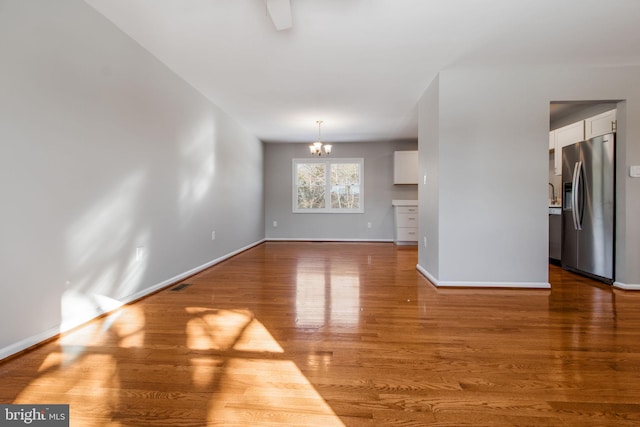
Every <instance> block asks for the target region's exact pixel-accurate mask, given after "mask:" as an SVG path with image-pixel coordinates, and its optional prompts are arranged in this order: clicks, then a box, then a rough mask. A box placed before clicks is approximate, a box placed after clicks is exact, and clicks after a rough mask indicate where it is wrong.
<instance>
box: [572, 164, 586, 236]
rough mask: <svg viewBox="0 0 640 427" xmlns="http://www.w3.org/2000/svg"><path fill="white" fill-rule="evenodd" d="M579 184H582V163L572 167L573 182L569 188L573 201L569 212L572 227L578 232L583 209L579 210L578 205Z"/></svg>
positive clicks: (580, 226)
mask: <svg viewBox="0 0 640 427" xmlns="http://www.w3.org/2000/svg"><path fill="white" fill-rule="evenodd" d="M581 184H582V162H581V161H580V162H577V163H576V164H575V165H574V167H573V182H572V188H571V195H572V197H573V200H572V205H573V209H572V210H571V213H572V214H573V226H574V228H575V229H576V230H578V231H580V230H582V214H583V213H582V212H581V210H583V209H584V207H582V209H581V208H580V205H579V201H580V194H579V190H580V186H581Z"/></svg>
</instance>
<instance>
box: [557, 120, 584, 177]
mask: <svg viewBox="0 0 640 427" xmlns="http://www.w3.org/2000/svg"><path fill="white" fill-rule="evenodd" d="M555 134H556V151H555V154H554V164H555V170H556V175H562V148H563V147H566V146H567V145H571V144H575V143H576V142H580V141H584V120H581V121H579V122H576V123H573V124H570V125H568V126H564V127H561V128H559V129H556V130H555Z"/></svg>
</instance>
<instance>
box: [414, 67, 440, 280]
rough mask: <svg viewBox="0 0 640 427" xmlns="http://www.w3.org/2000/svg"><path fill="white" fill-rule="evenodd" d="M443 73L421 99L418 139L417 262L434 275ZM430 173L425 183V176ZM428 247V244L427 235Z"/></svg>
mask: <svg viewBox="0 0 640 427" xmlns="http://www.w3.org/2000/svg"><path fill="white" fill-rule="evenodd" d="M439 90H440V77H439V76H436V78H435V79H434V80H433V81H432V82H431V84H430V85H429V87H428V88H427V90H426V91H425V92H424V95H423V96H422V98H421V99H420V101H419V104H418V109H419V111H420V115H419V117H418V136H419V137H418V140H419V150H418V156H419V162H420V165H419V169H420V173H419V176H420V177H422V183H421V184H419V193H420V195H419V203H420V206H419V215H420V223H419V230H418V233H419V235H420V236H422V238H421V239H419V240H421V241H419V242H418V245H419V246H420V250H419V251H418V265H419V266H422V267H423V268H424V269H426V271H428V272H429V274H430V275H431V278H435V277H439V276H440V268H439V266H440V252H439V251H440V240H439V235H440V234H439V228H438V227H439V225H440V223H439V221H438V219H439V211H440V203H439V194H440V192H439V188H440V181H439V177H440V169H439V166H440V150H439V144H440V128H439V123H440V97H439ZM425 176H426V177H427V180H426V183H425V180H424V177H425ZM424 237H427V239H426V241H427V242H426V247H425V239H424Z"/></svg>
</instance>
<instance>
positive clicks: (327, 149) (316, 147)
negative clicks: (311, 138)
mask: <svg viewBox="0 0 640 427" xmlns="http://www.w3.org/2000/svg"><path fill="white" fill-rule="evenodd" d="M316 123H317V124H318V140H317V141H316V142H314V143H313V144H311V145H310V146H309V151H310V152H311V154H312V155H314V156H322V150H323V149H324V153H325V154H326V155H327V156H328V155H330V154H331V144H324V145H323V144H322V141H321V140H320V125H321V124H322V120H316Z"/></svg>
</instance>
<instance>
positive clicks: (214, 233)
mask: <svg viewBox="0 0 640 427" xmlns="http://www.w3.org/2000/svg"><path fill="white" fill-rule="evenodd" d="M211 240H216V232H215V231H212V232H211Z"/></svg>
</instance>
